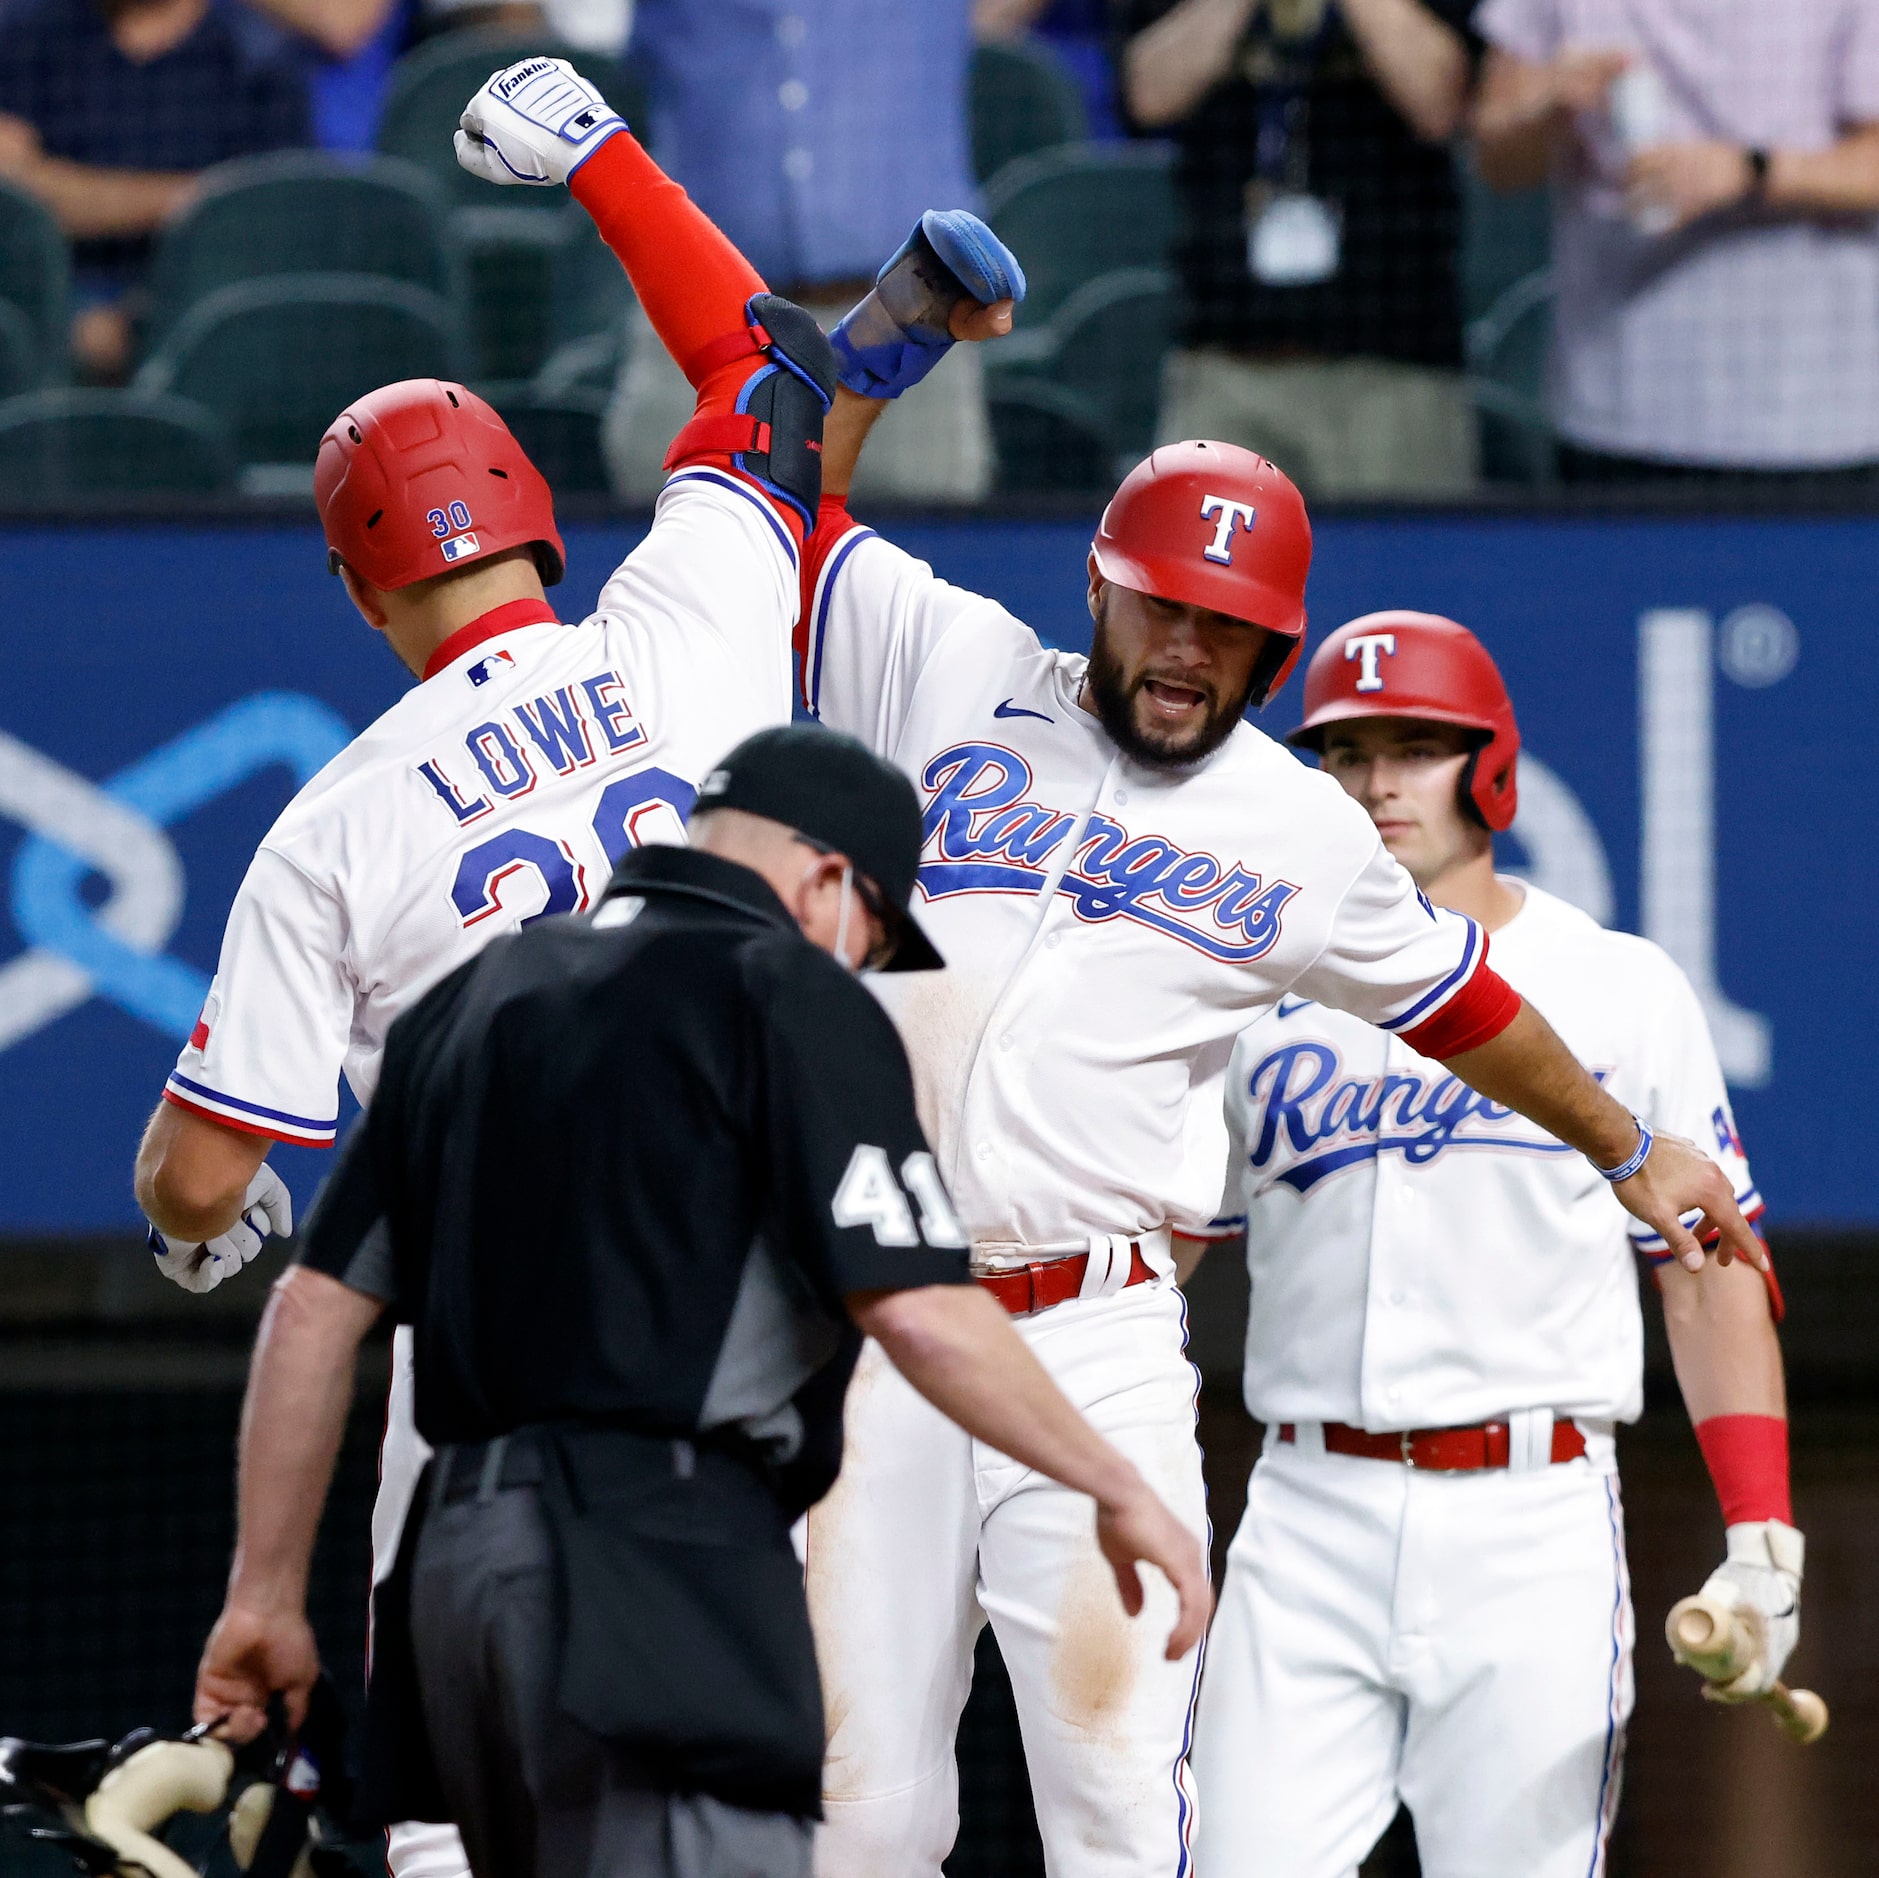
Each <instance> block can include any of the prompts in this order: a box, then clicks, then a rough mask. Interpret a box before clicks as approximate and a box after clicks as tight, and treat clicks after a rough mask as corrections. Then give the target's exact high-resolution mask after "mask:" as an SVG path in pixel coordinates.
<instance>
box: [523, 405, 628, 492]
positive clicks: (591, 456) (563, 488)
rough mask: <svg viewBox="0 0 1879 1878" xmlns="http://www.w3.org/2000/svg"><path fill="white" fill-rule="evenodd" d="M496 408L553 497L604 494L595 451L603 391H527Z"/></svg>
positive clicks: (601, 461) (603, 465)
mask: <svg viewBox="0 0 1879 1878" xmlns="http://www.w3.org/2000/svg"><path fill="white" fill-rule="evenodd" d="M496 408H497V410H499V411H500V412H501V413H502V418H503V422H504V423H506V424H507V425H508V426H509V428H510V429H511V430H512V431H514V433H515V437H516V441H517V442H518V443H519V444H521V446H522V448H523V449H524V450H526V451H527V452H528V455H529V459H530V461H531V462H533V463H534V465H535V467H536V468H537V469H538V470H540V471H541V473H542V474H543V475H544V476H545V477H547V479H548V487H549V488H550V489H552V490H553V491H554V492H555V494H556V495H557V496H563V495H570V496H572V495H605V494H606V493H607V489H608V483H607V460H606V458H605V456H604V455H603V454H602V453H601V448H600V418H601V413H602V412H603V411H605V410H606V408H607V394H606V393H605V392H604V391H579V390H575V391H565V392H561V393H559V394H553V393H546V392H542V391H539V390H527V391H522V392H520V393H511V394H509V395H508V396H505V397H502V398H501V399H500V400H499V401H496Z"/></svg>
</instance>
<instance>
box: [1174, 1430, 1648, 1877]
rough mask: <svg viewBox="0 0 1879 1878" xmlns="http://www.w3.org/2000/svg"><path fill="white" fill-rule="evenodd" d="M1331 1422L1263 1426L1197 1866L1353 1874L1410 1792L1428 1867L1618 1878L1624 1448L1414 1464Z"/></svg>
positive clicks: (1208, 1748)
mask: <svg viewBox="0 0 1879 1878" xmlns="http://www.w3.org/2000/svg"><path fill="white" fill-rule="evenodd" d="M1314 1432H1316V1431H1313V1430H1311V1429H1309V1428H1307V1429H1302V1430H1301V1431H1300V1433H1301V1435H1302V1436H1303V1437H1305V1440H1304V1442H1303V1443H1302V1444H1301V1445H1292V1444H1280V1443H1278V1442H1276V1441H1275V1440H1274V1438H1273V1435H1272V1432H1271V1431H1268V1434H1267V1439H1266V1451H1265V1453H1264V1455H1263V1456H1262V1457H1261V1459H1260V1461H1259V1464H1258V1465H1257V1467H1255V1468H1254V1470H1253V1477H1252V1481H1251V1483H1250V1485H1249V1488H1248V1492H1247V1502H1246V1517H1245V1519H1244V1520H1243V1521H1242V1523H1241V1525H1240V1529H1239V1531H1238V1533H1236V1534H1235V1535H1234V1539H1233V1544H1232V1547H1231V1549H1230V1550H1229V1552H1228V1554H1227V1575H1226V1583H1225V1585H1224V1586H1223V1587H1222V1590H1221V1594H1220V1606H1219V1611H1218V1613H1217V1615H1216V1616H1215V1619H1214V1626H1213V1634H1212V1636H1211V1637H1210V1639H1209V1641H1208V1645H1207V1673H1206V1677H1205V1680H1204V1686H1203V1688H1202V1692H1201V1704H1200V1719H1199V1723H1198V1726H1197V1729H1196V1733H1195V1749H1194V1762H1195V1777H1196V1782H1197V1785H1198V1787H1199V1790H1200V1799H1201V1806H1202V1812H1201V1824H1200V1831H1199V1834H1198V1837H1197V1841H1196V1847H1195V1855H1196V1869H1197V1871H1198V1872H1199V1874H1200V1878H1349V1875H1350V1874H1353V1873H1355V1871H1356V1869H1357V1867H1358V1865H1359V1863H1360V1862H1361V1861H1362V1860H1363V1858H1364V1856H1365V1854H1366V1853H1368V1852H1369V1850H1370V1848H1371V1847H1372V1846H1373V1845H1374V1844H1375V1843H1376V1841H1377V1839H1378V1837H1379V1836H1380V1835H1381V1834H1382V1832H1383V1830H1384V1828H1385V1827H1386V1826H1387V1825H1388V1824H1389V1822H1390V1819H1391V1817H1392V1816H1393V1815H1394V1813H1395V1811H1396V1807H1397V1802H1398V1800H1399V1799H1401V1801H1402V1802H1403V1803H1404V1804H1405V1805H1407V1806H1408V1808H1409V1810H1410V1813H1411V1814H1412V1816H1413V1817H1414V1820H1415V1825H1416V1844H1417V1848H1418V1851H1419V1854H1420V1857H1421V1861H1422V1870H1423V1872H1424V1873H1425V1874H1426V1878H1603V1874H1604V1872H1605V1869H1606V1865H1605V1850H1606V1840H1607V1837H1608V1835H1609V1833H1610V1830H1611V1823H1612V1818H1613V1815H1614V1813H1615V1812H1616V1809H1617V1804H1618V1784H1619V1772H1620V1763H1621V1759H1622V1756H1623V1752H1624V1730H1625V1724H1626V1722H1627V1720H1628V1719H1629V1717H1630V1714H1631V1703H1632V1679H1631V1647H1632V1639H1633V1628H1632V1618H1631V1595H1630V1585H1629V1580H1628V1578H1627V1575H1626V1570H1625V1552H1624V1514H1623V1510H1622V1507H1621V1504H1620V1501H1619V1497H1618V1479H1617V1475H1616V1474H1615V1473H1614V1472H1612V1471H1610V1467H1609V1461H1608V1460H1607V1463H1606V1465H1605V1466H1604V1467H1601V1466H1599V1465H1597V1464H1595V1462H1594V1461H1593V1460H1591V1459H1584V1460H1577V1461H1568V1462H1564V1463H1561V1464H1560V1465H1557V1466H1545V1465H1542V1466H1538V1467H1536V1468H1534V1469H1533V1470H1532V1471H1530V1472H1513V1471H1509V1470H1506V1469H1496V1470H1489V1471H1483V1472H1480V1473H1470V1474H1438V1473H1421V1472H1417V1471H1415V1470H1414V1469H1411V1468H1408V1467H1404V1466H1401V1465H1398V1464H1396V1463H1394V1462H1389V1461H1374V1460H1364V1459H1358V1458H1354V1457H1349V1456H1343V1455H1336V1454H1326V1453H1325V1452H1324V1451H1323V1446H1322V1436H1321V1435H1320V1436H1319V1439H1318V1441H1317V1442H1316V1443H1315V1444H1313V1443H1312V1442H1311V1439H1310V1437H1311V1435H1312V1434H1313V1433H1314ZM1592 1444H1593V1448H1594V1452H1595V1453H1599V1452H1600V1451H1602V1452H1603V1454H1604V1455H1605V1456H1607V1457H1608V1456H1609V1453H1610V1441H1609V1438H1608V1437H1599V1436H1594V1437H1592ZM1313 1445H1315V1446H1316V1449H1317V1451H1316V1452H1315V1453H1314V1452H1312V1451H1311V1448H1312V1446H1313ZM1542 1451H1543V1449H1542Z"/></svg>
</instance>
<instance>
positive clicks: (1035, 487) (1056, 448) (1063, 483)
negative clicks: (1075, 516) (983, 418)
mask: <svg viewBox="0 0 1879 1878" xmlns="http://www.w3.org/2000/svg"><path fill="white" fill-rule="evenodd" d="M985 398H986V407H987V409H988V411H989V412H990V414H991V420H992V436H993V439H994V440H995V442H996V443H997V445H998V487H999V490H1000V492H1001V493H1002V494H1007V495H1078V496H1098V497H1100V496H1104V495H1107V494H1108V493H1109V491H1110V489H1111V488H1113V486H1114V484H1115V473H1114V466H1115V457H1116V450H1115V445H1114V442H1113V440H1112V439H1111V438H1110V435H1109V432H1108V429H1107V427H1106V426H1105V425H1104V423H1103V419H1102V413H1101V412H1099V411H1097V410H1095V409H1094V408H1093V407H1092V406H1091V405H1089V404H1088V403H1086V402H1085V401H1084V400H1083V399H1082V398H1080V397H1078V396H1077V394H1076V393H1075V392H1074V391H1067V390H1065V389H1064V387H1063V386H1061V385H1053V384H1051V383H1049V382H1048V381H1047V380H1045V379H1041V378H1038V379H1024V378H1014V377H1006V378H996V379H993V380H991V381H990V382H989V383H988V384H987V386H986V390H985Z"/></svg>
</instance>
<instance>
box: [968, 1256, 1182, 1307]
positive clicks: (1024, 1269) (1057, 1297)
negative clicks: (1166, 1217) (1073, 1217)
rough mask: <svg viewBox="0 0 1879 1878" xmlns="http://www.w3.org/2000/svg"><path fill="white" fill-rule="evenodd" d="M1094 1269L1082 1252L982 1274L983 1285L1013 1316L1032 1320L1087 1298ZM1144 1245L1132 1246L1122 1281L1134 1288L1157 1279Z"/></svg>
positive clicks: (981, 1282) (1088, 1258) (979, 1274)
mask: <svg viewBox="0 0 1879 1878" xmlns="http://www.w3.org/2000/svg"><path fill="white" fill-rule="evenodd" d="M1089 1268H1090V1255H1089V1254H1088V1253H1087V1252H1078V1253H1075V1254H1073V1255H1072V1256H1071V1257H1069V1258H1067V1259H1040V1260H1039V1261H1038V1262H1037V1263H1036V1264H1034V1265H1012V1266H1008V1267H1007V1268H1005V1269H1004V1270H1002V1271H996V1272H980V1273H978V1274H977V1276H978V1280H979V1283H980V1284H982V1285H983V1286H984V1287H985V1288H986V1290H987V1291H989V1292H990V1293H991V1294H992V1296H993V1297H995V1298H996V1299H997V1300H998V1301H999V1303H1000V1304H1002V1305H1003V1306H1004V1307H1005V1309H1006V1310H1008V1311H1009V1312H1010V1313H1011V1314H1012V1316H1013V1317H1030V1316H1031V1315H1032V1314H1033V1313H1035V1312H1037V1311H1047V1310H1049V1309H1050V1307H1051V1306H1052V1305H1053V1304H1067V1303H1068V1302H1069V1301H1070V1299H1072V1298H1076V1297H1081V1296H1082V1295H1083V1274H1084V1273H1085V1272H1087V1271H1088V1270H1089ZM1154 1275H1155V1274H1154V1272H1153V1271H1151V1270H1150V1269H1149V1264H1148V1261H1147V1260H1146V1259H1145V1258H1143V1257H1142V1248H1141V1247H1140V1245H1137V1244H1133V1243H1131V1245H1130V1247H1129V1275H1128V1277H1126V1278H1125V1279H1123V1281H1122V1288H1123V1289H1124V1290H1125V1291H1126V1290H1127V1289H1128V1287H1129V1286H1130V1285H1142V1284H1146V1283H1147V1282H1148V1281H1149V1280H1150V1279H1151V1278H1153V1277H1154Z"/></svg>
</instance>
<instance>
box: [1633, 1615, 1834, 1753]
mask: <svg viewBox="0 0 1879 1878" xmlns="http://www.w3.org/2000/svg"><path fill="white" fill-rule="evenodd" d="M1664 1636H1665V1639H1666V1640H1667V1641H1668V1642H1669V1644H1670V1653H1671V1655H1672V1656H1674V1657H1675V1658H1676V1659H1677V1661H1678V1662H1679V1663H1685V1664H1688V1666H1689V1667H1690V1668H1691V1669H1693V1670H1695V1671H1696V1672H1697V1674H1698V1675H1699V1676H1701V1677H1703V1679H1704V1680H1705V1681H1706V1682H1709V1683H1723V1682H1733V1681H1734V1680H1735V1679H1736V1677H1738V1676H1739V1675H1741V1674H1742V1672H1743V1671H1744V1670H1745V1669H1747V1668H1748V1666H1749V1665H1750V1664H1751V1663H1753V1662H1754V1660H1755V1658H1756V1656H1757V1655H1758V1654H1759V1653H1760V1651H1761V1646H1762V1636H1761V1620H1760V1617H1759V1616H1758V1615H1757V1613H1755V1612H1753V1611H1738V1610H1735V1609H1733V1608H1732V1607H1731V1606H1729V1605H1727V1604H1723V1603H1721V1602H1720V1601H1719V1600H1717V1599H1715V1598H1706V1597H1704V1596H1703V1595H1702V1594H1701V1593H1700V1592H1699V1593H1698V1594H1697V1595H1696V1596H1695V1597H1693V1598H1682V1599H1679V1600H1678V1602H1677V1603H1675V1604H1673V1605H1672V1606H1671V1607H1670V1615H1669V1616H1668V1617H1667V1618H1666V1619H1665V1620H1664ZM1703 1693H1704V1695H1705V1696H1707V1697H1709V1699H1710V1700H1712V1701H1715V1700H1718V1699H1720V1698H1718V1697H1716V1696H1715V1695H1714V1693H1713V1692H1712V1691H1711V1690H1710V1689H1707V1688H1706V1689H1705V1690H1704V1691H1703ZM1755 1699H1756V1700H1757V1701H1758V1702H1765V1703H1767V1705H1768V1712H1769V1714H1770V1715H1771V1716H1772V1717H1773V1718H1774V1723H1775V1726H1776V1727H1777V1728H1779V1729H1780V1730H1781V1732H1782V1733H1783V1734H1784V1735H1786V1736H1787V1737H1788V1739H1789V1740H1790V1741H1798V1742H1800V1743H1801V1744H1802V1745H1805V1744H1806V1743H1808V1742H1810V1741H1818V1740H1819V1739H1820V1737H1821V1736H1822V1735H1824V1734H1825V1733H1826V1732H1827V1719H1828V1717H1827V1705H1826V1703H1825V1702H1823V1701H1822V1700H1821V1699H1820V1697H1819V1696H1817V1695H1816V1694H1815V1693H1814V1692H1813V1690H1812V1689H1790V1688H1789V1687H1788V1686H1787V1684H1786V1683H1781V1682H1777V1683H1775V1684H1774V1685H1773V1686H1772V1687H1770V1688H1768V1689H1766V1690H1764V1691H1763V1692H1762V1694H1760V1695H1759V1696H1757V1697H1756V1698H1755Z"/></svg>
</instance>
